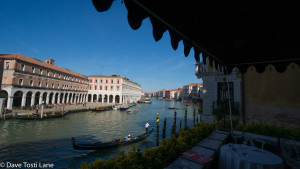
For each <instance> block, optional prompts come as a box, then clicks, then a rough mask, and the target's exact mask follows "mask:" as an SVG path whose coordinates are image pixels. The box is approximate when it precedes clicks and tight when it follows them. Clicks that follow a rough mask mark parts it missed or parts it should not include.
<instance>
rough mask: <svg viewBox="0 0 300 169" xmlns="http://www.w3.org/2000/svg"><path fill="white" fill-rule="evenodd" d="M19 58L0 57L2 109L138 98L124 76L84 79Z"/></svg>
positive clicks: (138, 89)
mask: <svg viewBox="0 0 300 169" xmlns="http://www.w3.org/2000/svg"><path fill="white" fill-rule="evenodd" d="M54 63H55V61H54V60H53V59H46V60H45V62H43V61H40V60H37V59H34V58H31V57H28V56H24V55H21V54H0V84H1V89H0V98H4V100H5V101H4V107H7V109H13V108H14V107H29V106H34V105H39V104H60V103H64V104H66V103H75V102H76V103H78V102H102V103H127V102H132V101H137V100H139V99H140V98H141V86H140V85H139V84H137V83H136V82H133V81H131V80H129V79H128V78H126V77H125V76H120V75H112V76H100V75H94V76H84V75H82V74H80V73H77V72H74V71H71V70H68V69H65V68H62V67H59V66H56V65H54Z"/></svg>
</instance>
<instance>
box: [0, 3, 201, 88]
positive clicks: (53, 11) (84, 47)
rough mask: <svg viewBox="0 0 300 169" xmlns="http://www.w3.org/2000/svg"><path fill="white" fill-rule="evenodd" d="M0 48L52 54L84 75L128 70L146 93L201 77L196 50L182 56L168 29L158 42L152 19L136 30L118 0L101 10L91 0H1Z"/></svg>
mask: <svg viewBox="0 0 300 169" xmlns="http://www.w3.org/2000/svg"><path fill="white" fill-rule="evenodd" d="M0 53H2V54H8V53H21V54H23V55H26V56H29V57H33V58H36V59H39V60H42V61H44V60H45V58H52V59H54V60H55V64H56V65H57V66H61V67H64V68H67V69H70V70H73V71H76V72H79V73H81V74H83V75H99V74H102V75H111V74H120V75H124V76H126V77H128V78H129V79H131V80H133V81H135V82H137V83H139V84H141V85H142V90H143V91H145V92H150V91H157V90H159V89H163V88H165V89H175V88H178V87H182V86H183V85H185V84H188V83H192V82H202V80H201V79H197V77H196V76H195V75H194V74H195V66H194V63H195V59H194V52H193V50H191V52H190V55H189V56H188V57H184V53H183V44H182V42H180V45H179V47H178V49H177V50H176V51H174V50H173V49H172V47H171V44H170V37H169V33H168V32H165V34H164V36H163V38H162V39H161V40H160V41H159V42H155V40H154V38H153V36H152V26H151V23H150V21H149V19H145V20H144V22H143V24H142V26H141V28H139V29H138V30H132V29H131V28H130V26H129V24H128V22H127V10H126V7H125V5H124V4H121V1H118V0H117V1H115V2H114V3H113V5H112V7H111V9H110V10H108V11H106V12H103V13H99V12H97V11H96V9H95V8H94V6H93V4H92V1H91V0H76V1H67V0H26V1H25V0H2V1H0Z"/></svg>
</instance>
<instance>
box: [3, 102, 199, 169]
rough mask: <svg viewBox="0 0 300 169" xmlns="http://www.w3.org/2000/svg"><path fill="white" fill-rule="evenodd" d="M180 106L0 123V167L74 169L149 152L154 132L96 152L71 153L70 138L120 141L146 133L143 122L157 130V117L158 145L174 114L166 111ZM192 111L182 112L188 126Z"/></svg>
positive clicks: (168, 104)
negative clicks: (30, 165)
mask: <svg viewBox="0 0 300 169" xmlns="http://www.w3.org/2000/svg"><path fill="white" fill-rule="evenodd" d="M185 105H186V104H185V103H181V102H176V101H164V100H152V104H138V105H137V106H135V107H133V108H132V109H137V111H136V112H133V113H128V112H126V111H115V110H111V111H105V112H91V111H89V112H78V113H71V114H69V115H67V116H65V117H63V118H57V119H45V120H36V121H35V120H17V119H13V120H7V121H0V163H3V162H4V163H5V164H7V163H23V162H28V163H36V162H41V163H50V164H54V167H55V168H79V167H80V165H81V163H82V162H87V163H90V162H92V161H94V160H95V159H97V158H103V159H107V158H109V157H110V156H112V155H117V154H119V152H120V151H122V150H124V151H125V152H128V151H130V150H132V147H133V146H135V147H136V148H137V149H141V150H144V149H145V148H152V147H154V146H155V145H156V130H155V131H154V132H153V133H152V134H151V135H150V136H149V137H147V138H146V139H145V140H143V141H141V142H138V143H136V144H133V145H128V146H124V147H119V148H114V149H109V150H99V151H93V150H74V149H73V148H72V141H71V137H76V142H85V143H93V142H98V141H102V142H105V141H111V140H112V139H114V138H123V137H124V136H126V135H127V134H130V135H139V134H141V133H142V132H145V129H144V125H145V122H146V121H148V122H149V123H150V125H151V126H155V125H156V114H157V112H158V114H159V116H160V133H159V134H160V140H161V138H162V125H163V120H164V118H165V117H166V118H167V129H166V136H167V137H169V136H170V135H171V127H172V124H173V120H174V111H175V110H170V109H167V108H166V107H171V106H175V107H181V108H185ZM194 109H196V115H198V116H199V114H198V111H197V105H196V104H191V105H190V106H188V107H187V111H188V116H187V118H188V120H187V121H188V126H190V127H192V125H193V111H194ZM184 111H185V110H176V112H177V130H178V129H179V121H180V120H182V127H183V126H184ZM199 117H200V116H199ZM151 126H150V127H151ZM0 168H1V167H0Z"/></svg>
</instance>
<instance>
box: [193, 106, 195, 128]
mask: <svg viewBox="0 0 300 169" xmlns="http://www.w3.org/2000/svg"><path fill="white" fill-rule="evenodd" d="M195 116H196V110H195V109H194V119H193V125H195Z"/></svg>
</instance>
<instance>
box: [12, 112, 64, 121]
mask: <svg viewBox="0 0 300 169" xmlns="http://www.w3.org/2000/svg"><path fill="white" fill-rule="evenodd" d="M67 114H69V111H65V112H64V113H63V114H61V113H57V114H55V115H51V114H49V115H47V114H44V116H43V118H42V119H52V118H59V117H63V116H65V115H67ZM15 119H23V120H39V119H41V117H40V115H39V114H32V115H18V114H17V113H15Z"/></svg>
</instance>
